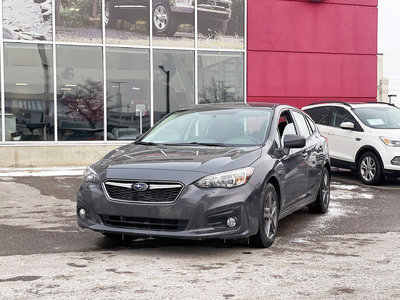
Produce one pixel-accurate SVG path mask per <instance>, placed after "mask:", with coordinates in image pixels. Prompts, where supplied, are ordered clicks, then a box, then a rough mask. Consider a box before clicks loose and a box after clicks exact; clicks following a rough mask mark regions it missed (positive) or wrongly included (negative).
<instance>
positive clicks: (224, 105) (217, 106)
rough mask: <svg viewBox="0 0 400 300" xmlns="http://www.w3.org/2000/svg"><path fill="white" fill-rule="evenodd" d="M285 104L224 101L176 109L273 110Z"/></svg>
mask: <svg viewBox="0 0 400 300" xmlns="http://www.w3.org/2000/svg"><path fill="white" fill-rule="evenodd" d="M281 106H287V107H291V106H288V105H285V104H279V103H264V102H247V103H244V102H224V103H205V104H197V105H189V106H182V107H180V108H179V109H178V111H181V110H194V111H204V110H213V109H234V108H261V109H262V108H264V109H272V110H275V109H276V108H277V107H281Z"/></svg>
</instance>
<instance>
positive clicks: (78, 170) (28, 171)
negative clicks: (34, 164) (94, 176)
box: [0, 167, 85, 177]
mask: <svg viewBox="0 0 400 300" xmlns="http://www.w3.org/2000/svg"><path fill="white" fill-rule="evenodd" d="M84 170H85V168H84V167H48V168H0V177H29V176H81V175H83V171H84Z"/></svg>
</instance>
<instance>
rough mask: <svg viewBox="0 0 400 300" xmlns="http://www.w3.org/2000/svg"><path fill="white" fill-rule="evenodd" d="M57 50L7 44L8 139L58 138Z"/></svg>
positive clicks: (5, 64) (6, 100) (37, 46)
mask: <svg viewBox="0 0 400 300" xmlns="http://www.w3.org/2000/svg"><path fill="white" fill-rule="evenodd" d="M52 53H53V51H52V46H50V45H44V44H16V43H5V44H4V74H5V76H4V81H5V82H4V89H5V135H6V137H5V139H6V140H7V141H23V140H29V141H30V140H36V141H51V140H54V113H53V112H54V106H53V104H54V101H53V99H54V96H53V95H54V94H53V54H52Z"/></svg>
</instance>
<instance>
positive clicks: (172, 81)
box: [153, 50, 194, 122]
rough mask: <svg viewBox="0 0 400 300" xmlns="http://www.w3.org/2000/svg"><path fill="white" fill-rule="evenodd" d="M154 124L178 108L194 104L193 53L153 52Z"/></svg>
mask: <svg viewBox="0 0 400 300" xmlns="http://www.w3.org/2000/svg"><path fill="white" fill-rule="evenodd" d="M153 57H154V64H153V74H154V79H153V80H154V96H153V97H154V102H153V103H154V122H157V121H158V120H160V119H161V118H162V117H164V116H165V115H166V114H168V113H169V112H171V111H173V110H175V109H176V108H178V107H179V106H182V105H188V104H194V53H193V51H172V50H155V51H154V56H153Z"/></svg>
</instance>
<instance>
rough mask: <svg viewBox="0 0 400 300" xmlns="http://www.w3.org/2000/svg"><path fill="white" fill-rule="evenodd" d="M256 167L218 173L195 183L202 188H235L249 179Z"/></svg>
mask: <svg viewBox="0 0 400 300" xmlns="http://www.w3.org/2000/svg"><path fill="white" fill-rule="evenodd" d="M253 172H254V168H252V167H247V168H243V169H238V170H233V171H229V172H224V173H218V174H213V175H208V176H206V177H203V178H202V179H200V180H199V181H197V182H196V183H195V185H196V186H198V187H200V188H217V187H220V188H233V187H237V186H241V185H244V184H246V183H247V181H249V179H250V177H251V175H252V174H253Z"/></svg>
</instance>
